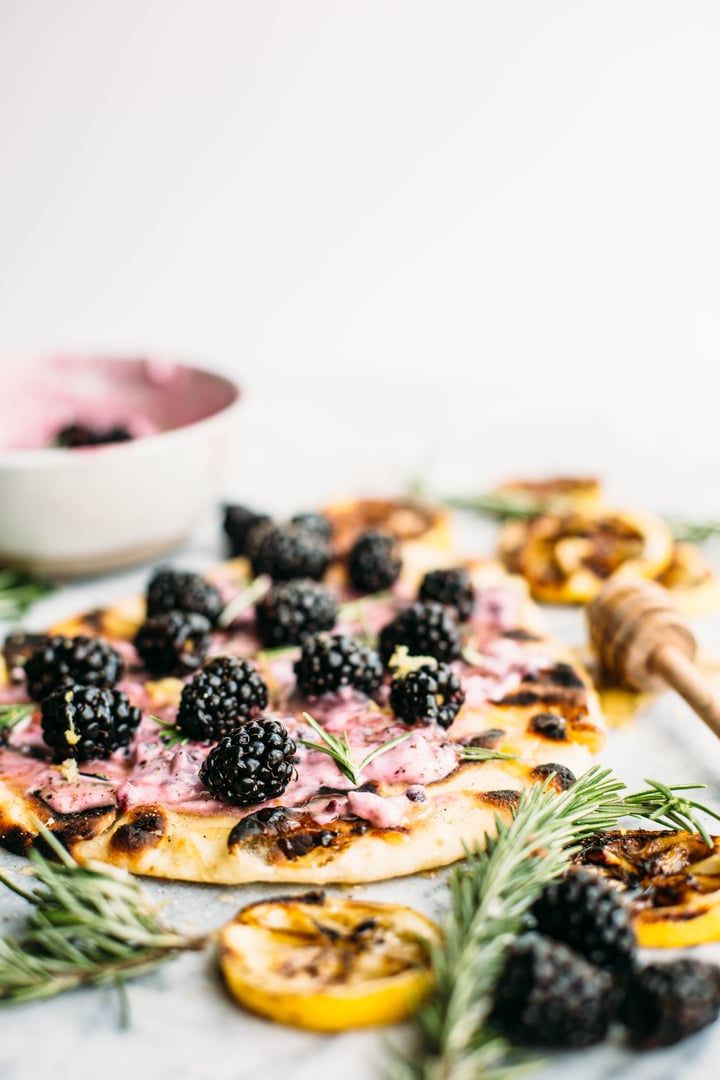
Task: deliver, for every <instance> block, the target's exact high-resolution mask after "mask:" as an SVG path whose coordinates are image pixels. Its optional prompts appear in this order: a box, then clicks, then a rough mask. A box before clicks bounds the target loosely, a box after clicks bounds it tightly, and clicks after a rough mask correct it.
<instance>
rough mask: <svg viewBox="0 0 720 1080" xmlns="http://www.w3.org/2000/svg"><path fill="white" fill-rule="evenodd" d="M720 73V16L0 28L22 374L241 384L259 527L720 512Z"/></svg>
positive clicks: (393, 15) (119, 14) (266, 9)
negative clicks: (473, 496) (47, 364)
mask: <svg viewBox="0 0 720 1080" xmlns="http://www.w3.org/2000/svg"><path fill="white" fill-rule="evenodd" d="M719 55H720V5H719V4H718V3H717V0H676V2H668V0H620V2H609V0H596V2H593V3H590V2H580V0H574V2H568V0H543V2H541V3H540V2H536V0H525V2H520V0H503V2H494V3H490V2H484V0H470V2H464V0H435V2H429V0H382V2H380V0H362V2H355V0H336V2H334V3H332V2H330V0H252V2H237V0H236V2H233V0H203V2H201V0H122V2H120V0H117V2H109V0H62V2H54V0H0V164H1V168H0V355H1V356H2V362H4V363H11V362H17V358H18V357H21V356H22V355H25V354H27V353H28V352H32V353H37V352H45V351H51V350H53V349H57V348H60V349H63V350H67V349H69V348H80V349H83V350H85V349H98V350H104V351H108V350H110V351H113V352H120V353H122V352H126V351H127V352H135V353H137V352H157V353H162V354H170V355H178V356H183V357H192V358H196V359H199V360H203V361H206V362H208V363H210V364H212V365H214V366H215V367H218V368H221V369H223V370H227V371H232V372H234V373H236V374H237V376H238V378H239V379H240V381H241V382H242V384H243V385H244V386H245V387H246V389H247V409H246V414H245V420H244V421H243V420H242V419H241V421H240V425H239V432H238V440H239V442H238V444H237V446H236V459H235V462H234V468H233V469H232V470H231V473H230V475H229V479H228V482H227V493H228V494H232V495H233V496H238V497H241V496H242V497H245V498H249V499H251V500H252V499H254V500H255V501H256V502H257V501H258V500H261V501H262V500H263V498H264V499H265V503H266V504H268V505H270V506H272V505H273V504H274V503H276V502H277V501H278V499H279V498H280V497H282V498H284V497H285V496H284V495H282V496H281V495H280V493H281V491H282V490H283V488H282V484H283V475H284V473H285V472H287V470H288V468H289V469H290V470H291V471H293V472H294V474H295V475H294V481H293V489H292V490H293V492H294V494H295V496H296V499H297V500H300V499H302V498H305V499H312V498H315V497H316V496H321V497H325V496H326V495H329V494H346V493H347V492H348V490H351V491H358V490H359V489H363V490H365V491H367V492H371V491H376V490H379V489H380V488H386V489H387V488H392V487H394V486H396V485H397V484H399V483H401V482H404V481H405V480H406V479H407V478H408V477H409V476H411V475H413V474H416V473H421V474H422V475H423V476H424V477H425V478H426V479H427V480H428V481H429V482H430V483H431V484H433V485H434V486H435V487H437V488H441V489H443V490H447V488H448V487H449V486H452V487H453V488H454V489H456V490H457V489H461V488H462V489H468V488H470V487H473V488H480V487H484V486H487V484H488V483H490V482H492V481H494V480H496V479H498V478H499V477H500V476H506V475H508V474H510V473H516V472H518V471H522V472H530V473H531V472H535V473H538V472H543V471H545V470H547V469H548V468H556V469H565V470H567V469H592V470H594V471H596V472H599V473H600V474H601V475H604V476H605V478H606V480H608V481H609V483H610V485H611V488H612V489H613V490H614V491H615V493H616V495H617V497H618V499H619V500H620V501H622V500H623V499H626V500H634V501H636V502H637V501H638V500H641V501H645V502H646V504H647V505H655V506H657V507H658V508H659V509H665V510H675V509H692V510H694V511H697V510H702V511H705V512H708V513H715V514H716V515H718V516H720V490H718V485H717V483H716V476H717V473H718V467H719V466H720V440H719V439H718V433H717V420H718V406H717V400H718V390H719V389H720V376H719V375H718V365H719V363H720V310H719V309H718V296H719V295H720V289H719V286H720V197H719V193H720V139H719V138H718V118H719V116H720V64H719V63H718V56H719ZM328 446H330V447H332V450H331V452H330V453H328ZM610 446H612V448H613V453H609V452H608V448H609V447H610ZM608 473H610V475H608Z"/></svg>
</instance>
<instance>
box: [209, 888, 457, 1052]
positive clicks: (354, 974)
mask: <svg viewBox="0 0 720 1080" xmlns="http://www.w3.org/2000/svg"><path fill="white" fill-rule="evenodd" d="M438 940H439V930H438V928H437V926H436V925H435V924H434V923H432V922H430V920H429V919H426V918H425V917H424V916H423V915H420V914H419V913H418V912H416V911H413V910H412V909H411V908H406V907H401V906H399V905H397V904H378V903H370V902H365V901H359V900H349V899H345V898H342V897H334V896H327V895H326V894H325V893H322V892H311V893H305V894H304V895H301V896H295V897H283V898H280V899H276V900H268V901H261V902H260V903H257V904H251V905H250V906H249V907H246V908H244V909H243V910H242V911H240V912H239V913H238V915H236V917H235V918H234V919H233V921H232V922H231V923H228V925H227V926H225V927H224V928H223V929H222V931H221V933H220V955H219V960H220V968H221V971H222V973H223V976H224V978H225V981H226V983H227V986H228V988H229V990H230V992H231V994H232V995H233V996H234V997H235V998H236V999H237V1000H238V1001H239V1002H240V1004H241V1005H244V1006H245V1007H246V1008H248V1009H250V1010H251V1011H252V1012H255V1013H259V1014H260V1015H261V1016H266V1017H268V1018H269V1019H271V1020H275V1021H277V1022H278V1023H281V1024H291V1025H293V1026H294V1027H302V1028H310V1029H312V1030H314V1031H342V1030H344V1029H346V1028H355V1027H369V1026H372V1025H375V1024H392V1023H396V1022H398V1021H400V1020H404V1019H405V1018H406V1017H407V1016H408V1015H409V1014H410V1012H411V1011H412V1009H413V1008H414V1007H415V1006H416V1005H417V1004H418V1002H419V1001H421V1000H422V998H423V997H424V995H425V994H426V993H427V991H428V990H429V988H430V984H431V976H430V964H429V948H430V945H431V944H432V943H434V942H437V941H438Z"/></svg>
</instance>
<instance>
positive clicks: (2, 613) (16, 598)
mask: <svg viewBox="0 0 720 1080" xmlns="http://www.w3.org/2000/svg"><path fill="white" fill-rule="evenodd" d="M52 591H53V586H52V585H49V584H48V583H47V582H45V581H41V580H40V579H39V578H36V577H35V576H34V575H33V574H28V573H25V572H24V571H21V570H10V569H7V570H0V620H2V621H6V622H17V620H18V619H21V618H22V616H23V615H25V614H26V612H27V611H29V609H30V608H31V607H32V605H33V604H34V603H35V602H36V601H37V600H41V599H42V598H43V596H47V595H48V593H51V592H52Z"/></svg>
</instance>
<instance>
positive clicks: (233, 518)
mask: <svg viewBox="0 0 720 1080" xmlns="http://www.w3.org/2000/svg"><path fill="white" fill-rule="evenodd" d="M224 511H225V513H224V517H223V531H224V533H225V535H226V537H227V539H228V543H229V545H230V554H231V555H232V557H233V558H236V557H237V556H238V555H245V554H246V545H247V538H248V535H249V533H250V531H251V529H253V528H254V526H255V525H259V524H261V523H265V524H267V523H268V522H269V521H270V518H269V517H268V515H267V514H256V513H255V511H254V510H249V509H248V508H247V506H239V505H235V506H225V508H224Z"/></svg>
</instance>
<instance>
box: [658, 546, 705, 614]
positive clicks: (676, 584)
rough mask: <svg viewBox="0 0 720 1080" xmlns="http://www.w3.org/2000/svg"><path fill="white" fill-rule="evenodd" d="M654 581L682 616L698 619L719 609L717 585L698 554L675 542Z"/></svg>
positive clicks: (695, 550)
mask: <svg viewBox="0 0 720 1080" xmlns="http://www.w3.org/2000/svg"><path fill="white" fill-rule="evenodd" d="M657 580H658V581H659V582H660V584H661V585H664V586H665V588H666V589H668V590H669V592H671V593H672V596H673V599H674V600H675V603H676V604H677V606H678V607H679V608H680V610H681V611H682V612H684V614H686V615H702V614H705V613H706V612H710V611H717V610H718V609H719V608H720V582H718V579H717V578H716V577H715V574H714V573H713V569H712V567H711V565H710V563H709V562H708V560H707V559H706V558H705V556H704V554H703V553H702V551H700V549H699V548H697V547H695V545H694V544H688V543H685V542H681V541H678V542H677V543H676V544H675V546H674V547H673V552H672V558H671V560H670V563H669V565H668V566H667V567H666V568H665V570H663V572H662V573H661V574H660V575H659V576H658V578H657Z"/></svg>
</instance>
